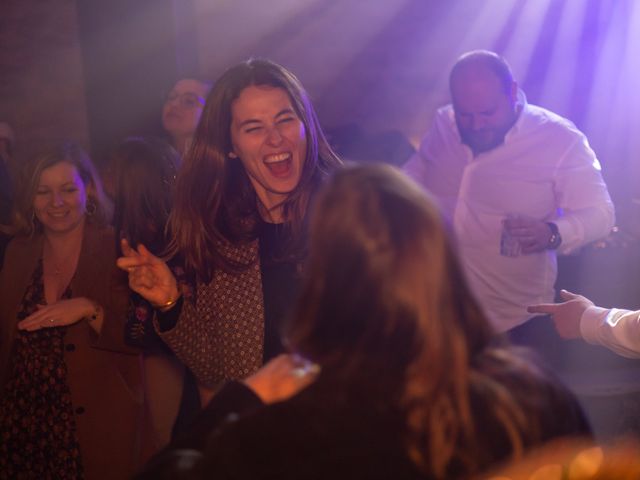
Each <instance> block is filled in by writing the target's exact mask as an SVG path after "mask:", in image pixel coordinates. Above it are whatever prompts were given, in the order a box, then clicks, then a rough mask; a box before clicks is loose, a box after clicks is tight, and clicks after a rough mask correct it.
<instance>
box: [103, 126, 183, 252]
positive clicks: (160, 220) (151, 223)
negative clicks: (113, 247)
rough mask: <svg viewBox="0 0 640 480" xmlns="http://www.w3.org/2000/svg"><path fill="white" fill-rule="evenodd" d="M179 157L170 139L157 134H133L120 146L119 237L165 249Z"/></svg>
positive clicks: (116, 162) (116, 160)
mask: <svg viewBox="0 0 640 480" xmlns="http://www.w3.org/2000/svg"><path fill="white" fill-rule="evenodd" d="M179 160H180V159H179V156H178V152H176V151H175V150H174V149H173V147H171V145H169V143H167V142H166V141H164V140H160V139H156V138H141V137H131V138H127V139H126V140H125V141H124V142H122V143H121V144H120V145H119V146H118V148H117V149H116V150H115V152H114V154H113V156H112V158H111V162H112V168H113V170H114V176H115V211H114V219H113V220H114V228H115V231H116V238H117V239H120V238H126V239H127V240H128V241H129V243H130V244H131V245H132V246H137V245H138V244H140V243H142V244H144V245H145V246H146V247H147V248H149V249H150V250H151V251H152V252H154V253H155V254H161V253H162V251H163V250H164V248H165V246H166V241H165V226H166V223H167V219H168V218H169V213H170V211H171V206H172V203H173V191H174V185H175V179H176V173H177V170H178V165H179Z"/></svg>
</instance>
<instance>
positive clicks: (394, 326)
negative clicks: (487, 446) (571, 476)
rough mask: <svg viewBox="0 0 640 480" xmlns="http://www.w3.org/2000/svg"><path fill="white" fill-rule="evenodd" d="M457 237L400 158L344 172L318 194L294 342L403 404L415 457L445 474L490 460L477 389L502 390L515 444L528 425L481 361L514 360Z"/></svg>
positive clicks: (341, 374) (291, 332) (337, 374)
mask: <svg viewBox="0 0 640 480" xmlns="http://www.w3.org/2000/svg"><path fill="white" fill-rule="evenodd" d="M448 237H449V235H448V233H447V228H446V226H445V223H444V222H443V220H442V218H441V215H440V213H439V211H438V209H437V208H436V206H435V203H434V202H433V201H431V200H430V199H429V197H428V196H427V195H426V194H425V193H424V192H422V191H421V190H420V189H419V187H418V186H417V185H415V184H414V183H413V182H412V181H410V180H409V179H408V178H406V177H405V176H404V175H403V174H401V173H400V172H399V171H397V170H396V169H394V168H393V167H390V166H388V165H368V166H358V167H349V168H345V169H343V170H341V171H339V172H337V173H336V174H335V175H334V177H333V178H332V179H331V180H330V181H329V182H328V184H327V185H326V186H325V187H324V188H323V189H322V190H321V192H320V193H319V195H318V196H317V198H316V204H315V206H314V209H313V215H312V217H311V224H310V251H309V259H308V265H307V266H308V269H307V271H306V273H305V277H306V278H305V282H304V285H303V288H302V291H301V295H300V300H299V302H298V304H297V309H296V311H295V313H294V315H293V316H292V318H291V321H290V323H289V324H288V326H287V328H286V329H285V338H286V341H287V343H288V344H289V347H290V349H291V350H293V351H294V352H298V353H300V354H301V355H303V356H305V357H307V358H309V359H310V360H312V361H314V362H317V363H319V364H320V365H321V367H322V372H323V376H325V378H331V379H332V380H333V381H336V382H337V383H338V385H337V386H336V389H338V390H339V391H343V390H353V391H354V392H355V391H360V392H363V391H364V392H366V394H365V395H362V394H360V396H361V398H365V399H367V400H366V401H368V402H378V403H381V404H384V405H392V406H393V407H394V408H396V409H397V410H398V411H400V412H402V416H403V418H405V420H406V422H405V423H406V441H407V450H408V453H409V456H410V457H411V459H412V460H413V461H414V462H415V463H416V464H417V465H418V467H419V468H421V469H422V470H423V471H424V472H425V473H428V474H430V475H433V476H435V477H436V478H453V476H451V477H450V476H449V475H450V473H451V472H453V471H466V472H469V471H475V469H476V468H477V467H478V465H477V462H478V460H477V457H474V455H475V454H474V452H475V451H477V449H478V448H480V446H481V445H482V444H483V443H486V438H485V439H484V442H483V438H484V437H482V435H483V432H479V431H478V428H477V425H478V424H477V418H476V417H475V415H474V413H473V412H472V407H471V401H470V398H471V396H472V394H473V393H474V392H476V393H477V392H478V391H480V392H481V393H480V396H481V397H482V398H484V399H486V398H489V397H491V398H495V401H489V402H488V403H489V405H490V407H489V408H490V409H491V411H490V412H483V414H486V415H487V416H490V415H494V417H495V418H496V423H497V424H498V425H500V427H499V429H501V430H500V431H501V432H507V433H505V434H504V436H505V437H506V438H507V440H506V442H507V444H508V445H509V446H510V447H511V449H512V451H519V449H521V448H520V447H521V445H522V435H523V434H522V432H523V431H525V430H526V428H525V426H524V425H525V423H526V418H523V416H522V415H521V413H522V410H521V409H520V407H519V405H518V402H517V401H516V400H515V399H514V397H512V396H510V392H508V391H507V392H504V391H503V390H504V388H501V386H500V385H499V382H494V381H492V380H490V379H489V378H488V377H487V376H486V375H485V374H484V373H483V372H482V368H479V367H478V365H477V362H478V358H482V359H484V360H482V363H483V365H485V364H487V362H489V363H491V364H495V365H494V368H495V370H500V369H501V368H502V366H504V365H507V368H506V369H507V370H508V369H509V368H511V367H509V365H511V364H510V362H511V360H510V358H511V357H510V353H509V350H508V349H504V348H502V347H500V346H496V345H495V343H496V340H495V337H494V331H493V329H492V327H491V326H490V324H489V322H488V320H487V318H486V316H485V315H484V313H483V311H482V310H481V308H480V307H479V305H478V303H477V302H476V300H475V299H474V297H473V296H472V294H471V292H470V290H469V288H468V287H467V284H466V282H465V279H464V276H463V273H462V270H461V268H460V266H459V264H458V260H457V257H456V255H455V252H454V250H453V248H452V246H451V242H450V241H449V238H448ZM493 351H495V352H498V353H497V354H496V355H497V356H495V359H494V360H492V361H489V360H486V359H487V358H494V357H492V355H489V357H487V352H493ZM501 352H502V353H501ZM501 365H502V366H501Z"/></svg>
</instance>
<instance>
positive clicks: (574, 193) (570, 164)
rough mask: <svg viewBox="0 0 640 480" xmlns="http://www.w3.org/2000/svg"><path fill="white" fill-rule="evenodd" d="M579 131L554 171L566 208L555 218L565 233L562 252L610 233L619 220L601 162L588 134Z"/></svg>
mask: <svg viewBox="0 0 640 480" xmlns="http://www.w3.org/2000/svg"><path fill="white" fill-rule="evenodd" d="M577 133H578V137H577V138H576V141H575V142H573V144H572V145H571V146H570V147H569V148H568V150H567V152H566V153H565V155H564V156H563V158H562V159H561V161H560V163H559V165H558V168H557V170H556V172H555V175H554V182H555V185H554V190H555V192H556V196H557V204H558V207H560V208H561V209H562V211H563V215H562V216H561V217H560V218H559V219H558V220H556V221H555V223H556V224H557V225H558V229H559V231H560V235H561V236H562V244H561V245H560V248H559V249H558V250H559V253H569V252H571V251H573V250H575V249H576V248H579V247H581V246H582V245H584V244H586V243H589V242H593V241H595V240H598V239H600V238H603V237H606V236H607V235H608V234H609V232H610V231H611V228H612V227H613V225H614V222H615V213H614V208H613V203H612V202H611V197H610V196H609V192H608V191H607V186H606V184H605V183H604V180H603V178H602V174H601V170H600V163H599V162H598V159H597V158H596V156H595V153H594V152H593V150H592V149H591V147H589V143H588V142H587V139H586V137H585V136H584V135H583V134H582V133H580V132H577Z"/></svg>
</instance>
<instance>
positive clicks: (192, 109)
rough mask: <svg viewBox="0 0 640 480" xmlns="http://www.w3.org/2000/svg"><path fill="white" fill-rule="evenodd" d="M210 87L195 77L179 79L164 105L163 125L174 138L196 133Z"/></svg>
mask: <svg viewBox="0 0 640 480" xmlns="http://www.w3.org/2000/svg"><path fill="white" fill-rule="evenodd" d="M208 90H209V87H208V85H207V84H205V83H203V82H200V81H199V80H193V79H188V78H186V79H182V80H179V81H178V82H177V83H176V84H175V85H174V86H173V88H172V89H171V91H170V92H169V95H167V98H166V99H165V102H164V106H163V107H162V126H163V127H164V129H165V130H166V131H167V133H169V134H170V135H171V137H172V138H173V139H174V142H175V141H176V140H177V139H184V138H189V137H192V136H193V134H194V133H195V130H196V127H197V126H198V121H199V120H200V115H201V114H202V108H203V107H204V104H205V98H206V96H207V93H208Z"/></svg>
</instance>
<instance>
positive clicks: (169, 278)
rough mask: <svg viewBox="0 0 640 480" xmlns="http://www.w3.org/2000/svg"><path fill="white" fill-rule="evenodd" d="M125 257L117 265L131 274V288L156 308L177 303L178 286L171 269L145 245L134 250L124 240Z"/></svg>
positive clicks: (119, 259)
mask: <svg viewBox="0 0 640 480" xmlns="http://www.w3.org/2000/svg"><path fill="white" fill-rule="evenodd" d="M122 253H123V254H124V256H123V257H120V258H118V260H117V265H118V267H119V268H121V269H122V270H125V271H126V272H128V273H129V287H130V288H131V290H133V291H134V292H137V293H139V294H140V295H141V296H142V297H144V298H145V299H146V300H148V301H149V302H150V303H151V304H152V305H154V306H156V307H162V306H163V305H166V304H167V303H170V302H175V301H176V299H177V298H178V297H179V294H180V292H179V290H178V285H177V282H176V279H175V277H174V276H173V273H172V272H171V269H170V268H169V267H168V266H167V264H166V263H165V262H164V261H162V260H161V259H160V258H158V257H156V256H155V255H153V254H152V253H151V252H149V250H147V249H146V248H145V246H144V245H138V249H137V250H136V249H134V248H132V247H131V246H130V245H129V243H128V242H127V240H125V239H122Z"/></svg>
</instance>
